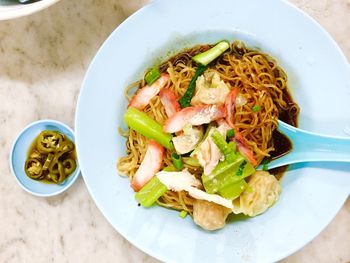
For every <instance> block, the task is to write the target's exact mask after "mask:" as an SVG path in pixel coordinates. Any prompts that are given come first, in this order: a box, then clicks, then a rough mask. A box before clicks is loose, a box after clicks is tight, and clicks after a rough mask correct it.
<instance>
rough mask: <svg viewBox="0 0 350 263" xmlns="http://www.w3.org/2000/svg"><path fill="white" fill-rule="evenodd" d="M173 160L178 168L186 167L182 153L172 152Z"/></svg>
mask: <svg viewBox="0 0 350 263" xmlns="http://www.w3.org/2000/svg"><path fill="white" fill-rule="evenodd" d="M171 160H172V161H173V165H174V167H175V168H176V169H177V170H179V171H180V170H182V168H183V167H184V164H183V162H182V158H181V156H180V155H178V154H177V153H172V154H171Z"/></svg>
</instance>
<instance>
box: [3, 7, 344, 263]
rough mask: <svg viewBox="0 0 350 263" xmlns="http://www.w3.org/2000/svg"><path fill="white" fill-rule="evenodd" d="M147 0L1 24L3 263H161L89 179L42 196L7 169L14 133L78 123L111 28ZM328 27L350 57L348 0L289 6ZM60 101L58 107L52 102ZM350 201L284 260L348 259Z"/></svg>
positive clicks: (62, 10) (74, 9)
mask: <svg viewBox="0 0 350 263" xmlns="http://www.w3.org/2000/svg"><path fill="white" fill-rule="evenodd" d="M146 2H148V1H145V0H129V1H124V0H62V1H60V2H59V3H58V4H56V5H54V6H52V7H50V8H49V9H47V10H44V11H42V12H40V13H37V14H34V15H31V16H29V17H25V18H20V19H16V20H12V21H0V160H1V161H0V218H1V219H0V262H3V263H5V262H16V263H17V262H35V263H41V262H43V263H44V262H45V263H46V262H158V261H157V260H156V259H154V258H152V257H150V256H148V255H146V254H145V253H143V252H141V251H140V250H139V249H137V248H135V247H134V246H132V245H131V244H130V243H129V242H128V241H127V240H125V239H124V238H123V237H122V236H120V235H119V234H118V233H117V232H116V231H115V230H114V229H113V228H112V227H111V225H110V224H109V223H108V222H107V221H106V220H105V218H104V217H103V216H102V214H101V213H100V211H99V210H98V209H97V207H96V206H95V204H94V202H93V200H92V199H91V197H90V195H89V193H88V191H87V189H86V187H85V185H84V182H83V180H82V178H79V179H78V181H77V182H76V183H75V184H74V185H73V187H71V188H70V189H69V190H68V191H67V192H65V193H63V194H61V195H59V196H57V197H52V198H38V197H34V196H31V195H29V194H27V193H26V192H24V191H23V190H22V189H21V188H20V187H19V186H18V185H17V183H16V181H15V179H14V178H13V176H12V175H11V173H10V168H9V165H8V156H9V151H10V147H11V144H12V141H13V139H14V137H15V136H16V134H17V133H18V132H19V131H20V130H21V129H22V128H23V127H24V126H25V125H27V124H28V123H30V122H32V121H35V120H38V119H44V118H52V119H57V120H60V121H63V122H65V123H67V124H68V125H70V126H72V127H73V123H74V113H75V104H76V101H77V96H78V94H79V89H80V85H81V82H82V79H83V77H84V73H85V71H86V69H87V67H88V65H89V63H90V61H91V59H92V57H93V56H94V54H95V52H96V50H97V49H98V47H99V46H100V45H101V44H102V42H103V41H104V39H105V38H106V37H107V36H108V35H109V34H110V33H111V31H112V30H113V29H114V28H115V27H116V26H118V25H119V24H120V23H121V22H122V21H123V20H125V19H126V18H127V17H128V16H129V15H130V14H132V13H133V12H135V11H136V10H137V9H139V8H140V7H142V6H143V5H144V4H146ZM291 2H293V3H294V4H296V5H297V6H299V7H300V8H301V9H303V10H304V11H305V12H307V13H308V14H310V15H311V16H312V17H314V18H315V19H316V20H317V21H318V22H319V23H321V24H322V25H323V26H324V27H325V28H326V30H328V31H329V32H330V33H331V35H332V36H333V37H334V38H335V40H336V41H337V42H338V44H339V45H340V47H341V49H342V50H343V51H344V53H345V54H346V56H347V58H348V59H350V0H291ZM53 102H54V103H53ZM349 261H350V199H348V201H347V202H346V203H345V205H344V206H343V208H342V210H341V211H340V212H339V213H338V215H337V216H336V218H335V219H334V220H333V221H332V222H331V223H330V225H328V226H327V228H326V229H325V230H324V231H323V232H322V233H321V234H320V235H319V236H318V237H316V238H315V239H314V240H313V241H312V242H311V243H310V244H308V245H307V246H305V247H304V248H303V249H301V250H300V251H298V252H296V253H295V254H293V255H291V256H290V257H288V258H286V259H285V260H283V261H282V262H349Z"/></svg>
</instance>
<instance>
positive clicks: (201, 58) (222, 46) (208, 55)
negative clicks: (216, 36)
mask: <svg viewBox="0 0 350 263" xmlns="http://www.w3.org/2000/svg"><path fill="white" fill-rule="evenodd" d="M229 47H230V43H229V42H228V41H226V40H223V41H220V42H219V43H217V44H216V45H215V46H214V47H212V48H211V49H209V50H207V51H205V52H203V53H200V54H197V55H195V56H194V57H193V58H192V59H193V60H194V61H195V62H196V63H197V64H199V65H204V66H206V65H208V64H209V63H210V62H212V61H213V60H214V59H216V58H217V57H219V56H220V55H221V54H222V53H224V52H225V51H226V50H227V49H228V48H229Z"/></svg>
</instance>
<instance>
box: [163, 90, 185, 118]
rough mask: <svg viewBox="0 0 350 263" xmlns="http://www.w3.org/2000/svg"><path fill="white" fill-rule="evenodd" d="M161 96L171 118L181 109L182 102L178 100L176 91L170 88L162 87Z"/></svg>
mask: <svg viewBox="0 0 350 263" xmlns="http://www.w3.org/2000/svg"><path fill="white" fill-rule="evenodd" d="M159 97H160V101H161V103H162V104H163V106H164V109H165V112H166V114H167V115H168V117H169V118H170V117H171V116H173V115H174V114H175V113H176V112H178V111H180V110H181V107H180V104H179V103H178V101H177V100H176V96H175V94H174V92H172V91H171V90H170V89H162V90H161V91H160V92H159Z"/></svg>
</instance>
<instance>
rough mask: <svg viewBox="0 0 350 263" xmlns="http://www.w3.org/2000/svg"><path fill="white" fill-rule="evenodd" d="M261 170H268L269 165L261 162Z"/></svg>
mask: <svg viewBox="0 0 350 263" xmlns="http://www.w3.org/2000/svg"><path fill="white" fill-rule="evenodd" d="M262 169H263V171H268V170H269V165H268V164H267V163H265V164H263V168H262Z"/></svg>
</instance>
